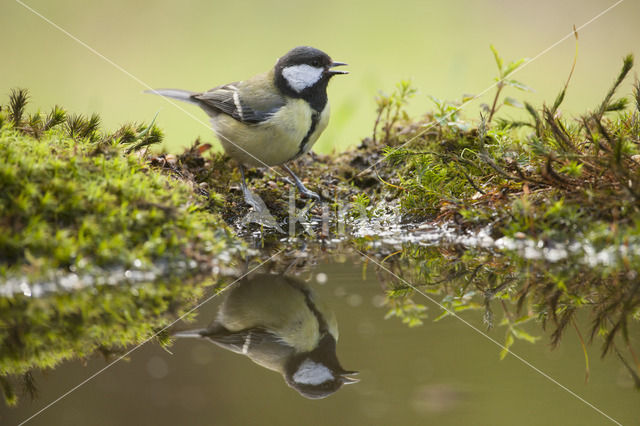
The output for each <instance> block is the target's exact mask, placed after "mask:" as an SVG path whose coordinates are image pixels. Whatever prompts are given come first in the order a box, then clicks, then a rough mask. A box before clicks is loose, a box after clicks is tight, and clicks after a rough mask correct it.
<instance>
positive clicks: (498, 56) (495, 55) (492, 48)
mask: <svg viewBox="0 0 640 426" xmlns="http://www.w3.org/2000/svg"><path fill="white" fill-rule="evenodd" d="M489 47H490V48H491V51H492V52H493V57H494V58H495V59H496V65H497V66H498V72H499V73H500V78H502V77H504V75H503V73H502V58H501V57H500V55H499V54H498V51H497V50H496V48H495V47H494V46H493V44H492V45H490V46H489Z"/></svg>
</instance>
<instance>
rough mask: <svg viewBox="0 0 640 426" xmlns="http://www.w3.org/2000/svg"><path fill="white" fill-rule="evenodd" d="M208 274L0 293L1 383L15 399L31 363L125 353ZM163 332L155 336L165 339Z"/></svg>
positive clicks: (29, 385) (196, 292)
mask: <svg viewBox="0 0 640 426" xmlns="http://www.w3.org/2000/svg"><path fill="white" fill-rule="evenodd" d="M214 283H215V282H212V279H211V278H210V277H209V278H206V277H205V278H203V277H198V276H194V277H191V278H186V277H184V276H177V277H171V276H165V277H163V278H162V279H161V280H158V281H156V282H147V283H142V284H137V285H127V284H119V285H115V286H112V285H103V286H95V287H90V288H85V289H82V290H77V291H74V292H58V293H54V294H50V295H47V296H45V297H42V298H32V297H28V296H24V295H15V296H13V297H10V298H0V383H1V384H2V387H3V391H4V394H5V399H6V400H7V402H9V403H15V402H16V400H17V392H16V390H15V384H17V383H18V384H21V385H23V386H24V387H25V388H26V389H25V390H27V391H31V392H32V391H33V390H34V389H35V384H34V383H33V381H32V380H31V379H30V378H31V373H30V372H31V371H32V370H33V369H44V368H51V367H54V366H56V365H57V364H59V363H60V362H62V361H65V360H70V359H78V358H85V357H89V356H91V355H93V354H94V353H95V352H96V351H97V352H99V353H102V354H103V355H104V356H105V357H109V356H110V355H111V354H114V355H118V354H120V353H124V352H125V351H126V349H127V348H128V347H130V345H132V344H138V343H142V342H144V341H145V340H147V339H149V338H150V337H151V336H153V335H154V334H155V333H156V332H158V331H160V330H162V329H163V328H164V327H166V326H167V325H168V324H170V323H171V322H173V321H174V320H176V319H177V318H178V317H179V316H181V315H182V314H184V313H185V312H186V311H187V310H188V309H189V308H190V307H191V306H192V305H193V304H194V303H195V302H196V301H197V299H198V297H199V296H201V294H202V291H203V289H204V287H205V286H206V285H211V284H214ZM165 339H166V333H161V334H160V335H159V336H158V337H156V338H155V339H154V340H156V341H157V342H159V343H164V340H165Z"/></svg>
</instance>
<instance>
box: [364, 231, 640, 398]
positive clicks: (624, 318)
mask: <svg viewBox="0 0 640 426" xmlns="http://www.w3.org/2000/svg"><path fill="white" fill-rule="evenodd" d="M362 243H363V244H364V247H361V249H365V247H366V245H367V244H368V242H366V241H363V242H362ZM618 262H619V263H617V264H616V266H613V265H601V266H595V267H588V266H586V265H585V264H584V261H581V259H580V255H577V254H576V255H573V256H571V257H569V258H567V259H566V260H564V261H561V262H556V263H549V262H546V261H544V260H537V261H536V260H529V259H525V258H522V257H521V256H520V255H518V254H516V253H514V252H511V253H506V254H502V255H500V254H496V253H491V252H488V251H483V250H479V249H468V250H462V249H460V248H456V247H447V246H446V245H445V246H441V247H414V246H406V247H405V248H404V249H403V250H402V253H401V255H400V256H398V255H396V256H388V259H387V260H386V261H385V263H384V266H385V268H386V269H388V270H390V271H392V272H393V273H394V274H395V275H397V276H400V277H402V279H403V280H401V282H400V283H398V282H397V280H396V279H395V278H394V277H393V276H392V275H391V274H386V273H381V274H380V275H379V276H380V277H382V279H383V280H384V282H385V285H386V287H387V288H388V290H387V301H386V305H387V306H388V307H389V309H390V313H389V314H387V316H396V317H399V318H400V319H402V321H403V322H404V323H407V324H409V325H418V324H420V323H421V319H423V318H424V316H419V317H416V314H422V310H423V309H422V310H420V309H414V306H421V305H416V304H415V302H414V301H413V298H414V297H415V296H416V292H415V290H414V289H413V288H412V287H410V286H408V285H407V284H406V282H408V283H412V285H414V286H415V287H416V288H418V289H419V290H420V291H421V292H424V293H429V294H430V296H431V297H433V298H434V299H436V300H437V301H438V303H440V304H441V305H442V306H443V307H444V308H446V309H448V310H449V311H451V312H454V313H456V314H458V313H460V312H463V311H483V314H482V321H483V322H484V323H485V324H486V326H487V328H488V329H492V328H493V327H494V326H497V327H498V328H504V332H505V340H504V347H503V350H502V351H501V352H500V358H504V357H505V356H506V355H507V354H508V353H509V350H510V349H511V348H512V347H513V345H514V344H515V342H516V341H518V340H521V341H526V342H529V343H536V342H537V341H539V340H540V337H539V336H535V335H534V334H535V333H533V332H532V331H531V326H532V324H533V323H538V325H539V326H542V327H543V328H546V327H551V328H552V333H551V343H552V345H553V346H556V345H557V344H558V343H559V342H560V340H561V339H562V337H563V336H564V334H565V332H566V331H567V326H568V325H569V324H572V326H573V328H574V329H575V331H576V333H577V335H578V338H579V340H580V341H581V344H582V345H583V351H584V353H585V369H586V370H587V374H588V370H589V362H588V356H587V352H586V348H585V345H586V342H585V340H584V339H583V334H582V332H581V331H580V330H579V327H578V325H577V323H578V322H577V321H576V320H575V317H576V315H577V314H578V313H579V312H584V311H587V312H588V313H589V314H590V316H591V318H592V326H591V329H590V330H589V331H588V332H587V333H586V334H587V335H589V334H590V335H591V339H594V338H599V339H601V340H602V354H603V356H604V355H606V354H608V353H612V352H613V353H615V354H616V355H617V356H618V357H619V358H620V359H622V360H623V363H624V365H625V366H626V367H627V368H628V370H629V372H630V374H631V375H632V376H633V377H634V379H635V380H636V384H637V386H638V387H640V377H639V374H640V366H633V364H629V363H627V361H626V357H625V356H623V353H624V352H626V353H627V354H628V355H630V357H631V359H633V360H637V359H638V357H637V354H636V352H635V350H634V348H633V346H632V345H633V344H634V343H636V342H633V341H632V339H631V337H630V336H632V335H633V334H634V333H633V331H632V330H635V329H637V328H638V324H637V323H636V324H634V323H633V322H634V321H638V320H639V319H640V315H639V312H640V285H639V284H638V281H637V273H636V272H635V271H638V270H640V257H639V256H621V257H620V258H619V259H618ZM404 280H406V282H405V281H404ZM418 283H420V284H418ZM500 313H502V315H501V318H500V319H499V320H494V317H496V316H497V315H500ZM449 316H450V313H449V312H447V311H445V310H443V312H442V313H441V314H440V315H439V316H438V317H436V318H435V320H436V321H439V320H441V319H443V318H446V317H449ZM478 319H480V318H478ZM634 362H637V361H634Z"/></svg>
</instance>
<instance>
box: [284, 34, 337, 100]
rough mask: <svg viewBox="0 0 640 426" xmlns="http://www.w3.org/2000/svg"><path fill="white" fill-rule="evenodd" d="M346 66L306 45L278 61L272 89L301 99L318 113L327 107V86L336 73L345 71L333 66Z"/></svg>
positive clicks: (293, 50)
mask: <svg viewBox="0 0 640 426" xmlns="http://www.w3.org/2000/svg"><path fill="white" fill-rule="evenodd" d="M341 65H346V64H345V63H342V62H334V61H333V60H332V59H331V58H330V57H329V55H327V54H326V53H324V52H323V51H321V50H318V49H315V48H313V47H308V46H300V47H296V48H293V49H291V50H290V51H289V52H287V54H286V55H284V56H283V57H282V58H280V59H278V62H277V63H276V67H275V84H276V87H277V88H278V89H279V90H280V91H281V92H282V93H284V94H285V95H287V96H291V97H294V98H302V99H304V100H306V101H307V102H309V104H310V105H311V107H312V108H313V109H315V110H316V111H318V112H320V111H322V110H323V109H324V107H325V105H326V104H327V84H328V83H329V80H330V79H331V77H333V76H334V75H337V74H347V72H346V71H337V70H334V69H333V68H334V67H337V66H341Z"/></svg>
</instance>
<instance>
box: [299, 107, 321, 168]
mask: <svg viewBox="0 0 640 426" xmlns="http://www.w3.org/2000/svg"><path fill="white" fill-rule="evenodd" d="M318 121H320V113H318V112H317V111H313V112H312V113H311V125H310V126H309V131H308V132H307V134H306V135H304V138H302V142H300V148H298V153H297V154H296V157H299V156H300V155H302V153H303V152H304V146H305V145H306V144H307V142H309V138H310V137H311V135H312V134H313V132H314V131H315V130H316V127H317V126H318Z"/></svg>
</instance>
